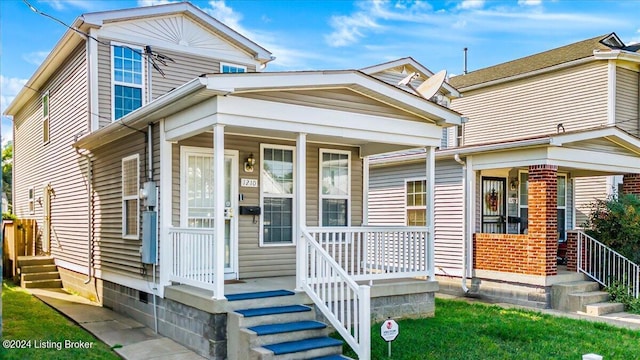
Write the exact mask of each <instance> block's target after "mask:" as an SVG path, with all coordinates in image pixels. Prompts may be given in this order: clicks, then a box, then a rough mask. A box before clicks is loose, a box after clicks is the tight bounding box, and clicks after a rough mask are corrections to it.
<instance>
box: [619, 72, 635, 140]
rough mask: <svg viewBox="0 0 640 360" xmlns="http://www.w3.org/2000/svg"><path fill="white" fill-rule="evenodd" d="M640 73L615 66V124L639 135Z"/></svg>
mask: <svg viewBox="0 0 640 360" xmlns="http://www.w3.org/2000/svg"><path fill="white" fill-rule="evenodd" d="M639 87H640V74H639V73H638V72H636V71H632V70H629V69H624V68H620V67H618V68H616V125H617V126H618V127H620V128H621V129H623V130H626V131H628V132H629V133H631V134H633V135H636V136H639V135H640V133H639V132H638V126H639V123H640V120H639V116H638V111H639V109H640V105H639V104H640V94H638V88H639Z"/></svg>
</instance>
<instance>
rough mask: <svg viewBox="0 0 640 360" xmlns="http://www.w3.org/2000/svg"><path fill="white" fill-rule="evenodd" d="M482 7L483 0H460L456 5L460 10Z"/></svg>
mask: <svg viewBox="0 0 640 360" xmlns="http://www.w3.org/2000/svg"><path fill="white" fill-rule="evenodd" d="M483 7H484V0H462V2H461V3H460V4H459V5H458V9H462V10H471V9H481V8H483Z"/></svg>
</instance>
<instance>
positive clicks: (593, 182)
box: [574, 176, 608, 228]
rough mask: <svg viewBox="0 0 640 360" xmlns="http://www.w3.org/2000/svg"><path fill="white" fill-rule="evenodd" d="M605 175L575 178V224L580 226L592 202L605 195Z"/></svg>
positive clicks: (590, 209) (588, 212) (590, 208)
mask: <svg viewBox="0 0 640 360" xmlns="http://www.w3.org/2000/svg"><path fill="white" fill-rule="evenodd" d="M607 187H608V185H607V177H606V176H594V177H583V178H576V179H575V191H574V199H575V200H574V201H575V206H576V209H575V214H576V215H575V225H576V227H577V228H582V227H583V224H584V223H585V221H586V220H587V218H588V216H589V214H590V213H591V211H592V209H593V206H592V205H593V204H594V203H595V202H596V200H598V199H606V197H607Z"/></svg>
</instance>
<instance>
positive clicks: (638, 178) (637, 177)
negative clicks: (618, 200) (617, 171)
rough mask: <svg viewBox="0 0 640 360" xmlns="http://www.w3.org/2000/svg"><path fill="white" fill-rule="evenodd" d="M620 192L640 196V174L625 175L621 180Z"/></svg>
mask: <svg viewBox="0 0 640 360" xmlns="http://www.w3.org/2000/svg"><path fill="white" fill-rule="evenodd" d="M622 192H623V193H625V194H636V195H640V174H625V175H624V177H623V179H622Z"/></svg>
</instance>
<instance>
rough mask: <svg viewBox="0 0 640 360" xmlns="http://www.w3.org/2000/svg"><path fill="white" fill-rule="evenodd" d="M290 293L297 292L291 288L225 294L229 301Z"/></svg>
mask: <svg viewBox="0 0 640 360" xmlns="http://www.w3.org/2000/svg"><path fill="white" fill-rule="evenodd" d="M290 295H295V293H294V292H293V291H289V290H273V291H258V292H250V293H241V294H229V295H225V296H226V298H227V301H240V300H250V299H264V298H269V297H276V296H290Z"/></svg>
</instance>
